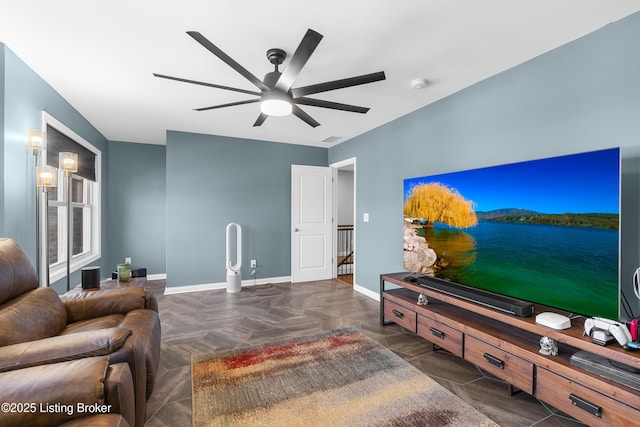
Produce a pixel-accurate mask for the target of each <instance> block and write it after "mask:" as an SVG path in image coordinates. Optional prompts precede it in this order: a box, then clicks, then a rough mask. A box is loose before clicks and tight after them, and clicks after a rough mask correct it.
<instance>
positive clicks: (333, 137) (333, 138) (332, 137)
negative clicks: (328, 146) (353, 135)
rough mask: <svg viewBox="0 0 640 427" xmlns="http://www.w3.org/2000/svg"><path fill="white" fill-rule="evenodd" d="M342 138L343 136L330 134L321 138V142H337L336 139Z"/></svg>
mask: <svg viewBox="0 0 640 427" xmlns="http://www.w3.org/2000/svg"><path fill="white" fill-rule="evenodd" d="M341 139H342V137H341V136H328V137H326V138H325V139H323V140H321V141H320V142H327V143H331V142H336V141H338V140H341Z"/></svg>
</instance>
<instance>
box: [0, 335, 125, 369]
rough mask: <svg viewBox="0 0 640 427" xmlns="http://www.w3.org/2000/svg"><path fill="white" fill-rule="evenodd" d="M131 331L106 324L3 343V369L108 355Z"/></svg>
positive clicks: (0, 358) (0, 357)
mask: <svg viewBox="0 0 640 427" xmlns="http://www.w3.org/2000/svg"><path fill="white" fill-rule="evenodd" d="M129 335H131V331H130V330H129V329H126V328H105V329H98V330H92V331H85V332H78V333H75V334H69V335H58V336H54V337H50V338H44V339H41V340H36V341H28V342H24V343H20V344H12V345H7V346H4V347H0V372H6V371H12V370H16V369H22V368H27V367H31V366H36V365H45V364H50V363H58V362H63V361H68V360H75V359H81V358H85V357H92V356H101V355H108V354H111V353H113V352H114V351H116V350H118V349H119V348H120V347H122V345H123V343H124V342H125V340H126V339H127V337H128V336H129Z"/></svg>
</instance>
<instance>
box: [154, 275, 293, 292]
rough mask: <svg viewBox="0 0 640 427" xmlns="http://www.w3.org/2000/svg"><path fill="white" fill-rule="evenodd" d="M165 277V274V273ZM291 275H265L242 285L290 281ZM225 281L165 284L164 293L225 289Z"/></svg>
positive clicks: (243, 282) (245, 281) (246, 281)
mask: <svg viewBox="0 0 640 427" xmlns="http://www.w3.org/2000/svg"><path fill="white" fill-rule="evenodd" d="M165 277H166V275H165ZM290 281H291V276H281V277H267V278H264V279H256V280H253V279H251V280H243V281H242V286H243V287H244V286H257V285H266V284H268V283H283V282H290ZM226 287H227V283H226V282H218V283H202V284H199V285H187V286H167V287H166V288H165V290H164V294H165V295H175V294H184V293H187V292H201V291H211V290H217V289H226Z"/></svg>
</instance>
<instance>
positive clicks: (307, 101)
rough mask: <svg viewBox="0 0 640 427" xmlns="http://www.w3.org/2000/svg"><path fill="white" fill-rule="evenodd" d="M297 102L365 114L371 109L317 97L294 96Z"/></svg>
mask: <svg viewBox="0 0 640 427" xmlns="http://www.w3.org/2000/svg"><path fill="white" fill-rule="evenodd" d="M293 101H294V102H295V103H297V104H302V105H310V106H312V107H322V108H330V109H332V110H341V111H350V112H352V113H362V114H365V113H366V112H367V111H369V108H367V107H358V106H357V105H349V104H341V103H339V102H332V101H325V100H323V99H315V98H304V97H303V98H294V100H293Z"/></svg>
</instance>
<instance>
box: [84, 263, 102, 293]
mask: <svg viewBox="0 0 640 427" xmlns="http://www.w3.org/2000/svg"><path fill="white" fill-rule="evenodd" d="M99 287H100V267H85V268H83V269H82V289H96V288H99Z"/></svg>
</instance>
